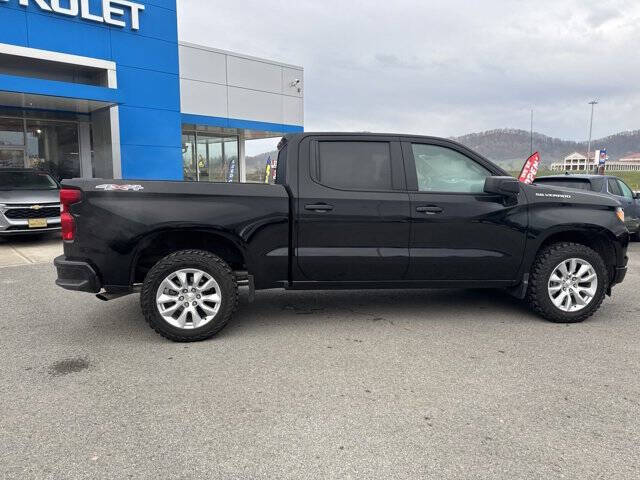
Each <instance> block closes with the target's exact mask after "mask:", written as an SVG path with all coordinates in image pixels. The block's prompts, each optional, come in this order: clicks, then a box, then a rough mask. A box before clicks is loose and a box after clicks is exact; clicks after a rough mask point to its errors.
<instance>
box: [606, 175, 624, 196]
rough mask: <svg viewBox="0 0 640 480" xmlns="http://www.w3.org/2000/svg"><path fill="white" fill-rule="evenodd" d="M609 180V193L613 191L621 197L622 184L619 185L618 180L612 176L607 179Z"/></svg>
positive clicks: (613, 193)
mask: <svg viewBox="0 0 640 480" xmlns="http://www.w3.org/2000/svg"><path fill="white" fill-rule="evenodd" d="M607 182H608V183H609V193H611V194H612V195H617V196H618V197H621V196H622V190H620V185H618V182H617V181H616V179H615V178H610V179H608V180H607Z"/></svg>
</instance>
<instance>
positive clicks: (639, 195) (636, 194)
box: [633, 192, 640, 200]
mask: <svg viewBox="0 0 640 480" xmlns="http://www.w3.org/2000/svg"><path fill="white" fill-rule="evenodd" d="M633 198H635V199H636V200H640V192H633Z"/></svg>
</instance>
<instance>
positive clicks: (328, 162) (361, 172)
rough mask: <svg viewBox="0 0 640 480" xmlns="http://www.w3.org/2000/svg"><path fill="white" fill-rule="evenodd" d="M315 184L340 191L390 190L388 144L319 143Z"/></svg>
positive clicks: (389, 152) (389, 154) (389, 153)
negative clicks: (316, 182)
mask: <svg viewBox="0 0 640 480" xmlns="http://www.w3.org/2000/svg"><path fill="white" fill-rule="evenodd" d="M317 152H318V153H317V157H318V158H317V168H316V172H315V176H316V180H317V181H318V182H319V183H321V184H322V185H325V186H327V187H331V188H338V189H341V190H391V189H392V182H391V150H390V146H389V143H388V142H318V150H317Z"/></svg>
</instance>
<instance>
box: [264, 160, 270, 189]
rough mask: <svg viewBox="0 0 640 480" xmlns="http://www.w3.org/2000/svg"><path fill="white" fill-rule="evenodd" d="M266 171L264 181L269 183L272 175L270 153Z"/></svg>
mask: <svg viewBox="0 0 640 480" xmlns="http://www.w3.org/2000/svg"><path fill="white" fill-rule="evenodd" d="M265 173H266V175H265V177H264V183H269V178H270V177H271V155H269V158H268V159H267V169H266V172H265Z"/></svg>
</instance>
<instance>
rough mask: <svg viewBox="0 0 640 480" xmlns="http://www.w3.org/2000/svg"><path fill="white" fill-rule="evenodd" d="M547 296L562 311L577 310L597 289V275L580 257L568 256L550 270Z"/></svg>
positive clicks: (584, 305)
mask: <svg viewBox="0 0 640 480" xmlns="http://www.w3.org/2000/svg"><path fill="white" fill-rule="evenodd" d="M548 290H549V297H550V298H551V301H552V302H553V304H554V305H555V306H556V307H557V308H559V309H560V310H562V311H564V312H578V311H580V310H582V309H583V308H585V307H586V306H587V305H589V304H590V303H591V301H592V300H593V297H594V296H595V295H596V291H597V290H598V275H597V274H596V271H595V269H594V268H593V266H592V265H591V264H590V263H589V262H587V261H586V260H583V259H581V258H569V259H567V260H564V261H563V262H562V263H560V264H559V265H558V266H557V267H556V268H554V269H553V271H552V272H551V277H550V278H549V283H548Z"/></svg>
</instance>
